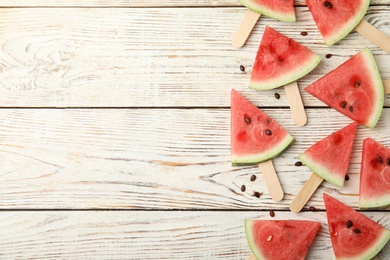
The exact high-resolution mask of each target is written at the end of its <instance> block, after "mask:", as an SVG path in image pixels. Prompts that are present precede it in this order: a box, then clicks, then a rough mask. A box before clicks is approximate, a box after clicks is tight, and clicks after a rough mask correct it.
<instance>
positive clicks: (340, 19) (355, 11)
mask: <svg viewBox="0 0 390 260" xmlns="http://www.w3.org/2000/svg"><path fill="white" fill-rule="evenodd" d="M306 4H307V6H308V7H309V10H310V12H311V14H312V15H313V19H314V22H315V23H316V24H317V27H318V30H319V31H320V33H321V35H322V37H323V38H324V41H325V43H326V45H328V46H331V45H333V44H335V43H336V42H338V41H339V40H341V39H342V38H344V37H345V36H346V35H348V34H349V33H350V32H351V31H352V30H353V29H354V28H355V27H356V26H357V25H358V24H359V22H360V21H361V20H362V19H363V17H364V15H365V14H366V12H367V9H368V6H369V4H370V0H337V1H335V0H328V1H319V0H306Z"/></svg>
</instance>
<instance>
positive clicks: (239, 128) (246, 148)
mask: <svg viewBox="0 0 390 260" xmlns="http://www.w3.org/2000/svg"><path fill="white" fill-rule="evenodd" d="M293 142H294V138H293V137H292V136H291V135H290V134H289V133H288V132H287V131H286V130H285V129H284V128H283V127H281V126H280V125H279V124H278V123H277V122H276V121H274V120H273V119H272V118H271V117H269V116H268V115H267V114H266V113H264V112H263V111H262V110H260V109H259V108H257V107H256V106H255V105H253V104H252V103H251V102H250V101H249V100H247V99H246V98H244V97H243V96H242V95H241V94H239V93H238V92H237V91H235V90H234V89H232V91H231V154H232V164H233V165H250V164H256V163H259V162H263V161H267V160H269V159H272V158H274V157H276V156H278V155H279V154H281V153H282V152H283V151H284V150H286V149H287V148H288V147H289V146H290V145H291V144H292V143H293Z"/></svg>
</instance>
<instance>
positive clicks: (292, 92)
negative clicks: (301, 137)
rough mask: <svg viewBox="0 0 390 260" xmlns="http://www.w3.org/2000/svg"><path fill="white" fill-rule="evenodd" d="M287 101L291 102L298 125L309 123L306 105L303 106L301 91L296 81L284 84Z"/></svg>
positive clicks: (294, 118)
mask: <svg viewBox="0 0 390 260" xmlns="http://www.w3.org/2000/svg"><path fill="white" fill-rule="evenodd" d="M284 90H285V91H286V96H287V101H288V103H289V104H290V109H291V115H292V117H293V120H294V123H295V124H296V125H297V126H304V125H305V124H306V123H307V116H306V112H305V107H304V106H303V102H302V97H301V93H300V92H299V88H298V84H297V82H296V81H294V82H292V83H290V84H287V85H285V86H284Z"/></svg>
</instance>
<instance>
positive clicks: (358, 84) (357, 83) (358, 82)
mask: <svg viewBox="0 0 390 260" xmlns="http://www.w3.org/2000/svg"><path fill="white" fill-rule="evenodd" d="M359 86H360V81H359V80H358V81H356V82H355V88H357V87H359Z"/></svg>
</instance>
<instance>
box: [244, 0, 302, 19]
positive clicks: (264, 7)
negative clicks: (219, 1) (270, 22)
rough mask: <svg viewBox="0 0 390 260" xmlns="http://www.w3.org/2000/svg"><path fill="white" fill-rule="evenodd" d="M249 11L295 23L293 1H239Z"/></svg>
mask: <svg viewBox="0 0 390 260" xmlns="http://www.w3.org/2000/svg"><path fill="white" fill-rule="evenodd" d="M239 1H240V2H241V4H243V5H245V6H246V7H248V8H249V9H251V10H253V11H255V12H258V13H261V14H264V15H266V16H268V17H271V18H274V19H276V20H280V21H283V22H295V21H296V19H295V10H294V0H239Z"/></svg>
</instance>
